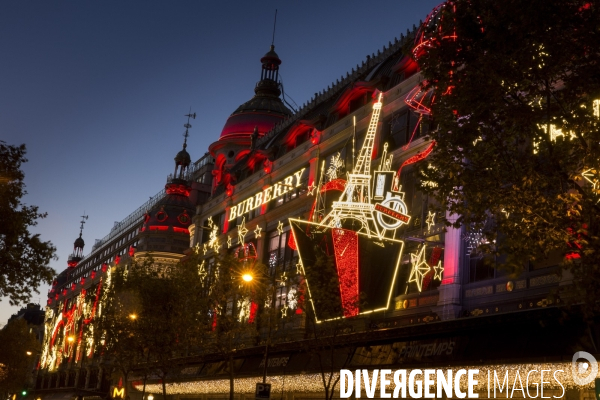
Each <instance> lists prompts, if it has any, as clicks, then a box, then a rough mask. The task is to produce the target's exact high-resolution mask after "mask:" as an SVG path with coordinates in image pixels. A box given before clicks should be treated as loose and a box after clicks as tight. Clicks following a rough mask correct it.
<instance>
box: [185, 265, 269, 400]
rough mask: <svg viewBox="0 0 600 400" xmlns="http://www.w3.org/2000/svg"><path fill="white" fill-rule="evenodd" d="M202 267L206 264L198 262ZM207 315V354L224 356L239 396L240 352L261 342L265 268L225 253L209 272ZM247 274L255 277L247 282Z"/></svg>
mask: <svg viewBox="0 0 600 400" xmlns="http://www.w3.org/2000/svg"><path fill="white" fill-rule="evenodd" d="M196 263H197V264H198V265H201V263H202V261H200V260H198V261H196ZM207 273H208V274H209V275H208V277H209V280H208V281H206V285H207V287H206V291H205V295H206V297H205V298H206V300H207V306H208V308H207V314H205V315H209V316H210V321H211V334H210V335H209V337H208V338H207V340H206V341H205V342H204V344H203V346H204V349H205V351H206V352H208V353H212V354H218V355H220V356H221V357H222V358H223V359H224V360H226V363H225V364H226V366H225V370H226V371H227V373H228V375H229V382H230V383H229V386H230V391H229V398H230V399H233V398H234V394H235V386H234V382H235V373H236V365H235V362H234V356H235V353H236V351H238V350H241V349H243V348H245V347H246V346H251V345H254V344H255V343H256V341H257V335H258V331H257V319H258V318H257V317H258V310H259V308H260V307H261V306H262V304H264V301H265V299H266V285H265V281H264V277H265V276H266V271H265V266H264V265H262V264H260V263H258V264H252V262H251V261H249V262H248V263H245V262H243V261H240V260H239V259H237V258H235V257H233V256H231V255H227V254H223V255H219V256H217V257H216V258H215V263H214V266H213V267H212V269H209V270H208V271H207ZM244 274H249V275H252V276H253V279H252V281H250V282H245V281H244V280H243V279H242V276H243V275H244Z"/></svg>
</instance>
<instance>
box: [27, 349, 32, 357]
mask: <svg viewBox="0 0 600 400" xmlns="http://www.w3.org/2000/svg"><path fill="white" fill-rule="evenodd" d="M25 354H27V355H28V356H30V355H32V354H33V353H32V352H30V351H29V350H27V351H26V352H25Z"/></svg>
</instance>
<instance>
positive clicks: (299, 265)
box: [296, 262, 303, 275]
mask: <svg viewBox="0 0 600 400" xmlns="http://www.w3.org/2000/svg"><path fill="white" fill-rule="evenodd" d="M296 273H297V274H298V275H302V273H303V272H302V263H301V262H298V263H297V264H296Z"/></svg>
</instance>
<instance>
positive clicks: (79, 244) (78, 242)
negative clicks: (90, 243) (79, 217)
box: [73, 236, 85, 249]
mask: <svg viewBox="0 0 600 400" xmlns="http://www.w3.org/2000/svg"><path fill="white" fill-rule="evenodd" d="M73 245H74V247H78V248H80V249H83V247H84V246H85V242H84V241H83V238H82V237H81V236H79V237H78V238H77V239H75V243H73Z"/></svg>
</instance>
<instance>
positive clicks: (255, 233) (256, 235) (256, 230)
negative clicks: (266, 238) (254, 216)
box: [254, 225, 262, 239]
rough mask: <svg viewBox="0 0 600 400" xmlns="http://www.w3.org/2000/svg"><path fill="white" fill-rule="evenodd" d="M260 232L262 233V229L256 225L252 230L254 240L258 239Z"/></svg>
mask: <svg viewBox="0 0 600 400" xmlns="http://www.w3.org/2000/svg"><path fill="white" fill-rule="evenodd" d="M260 231H262V228H261V227H260V225H256V229H254V237H255V238H257V239H258V238H259V237H261V236H262V235H261V234H260Z"/></svg>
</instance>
